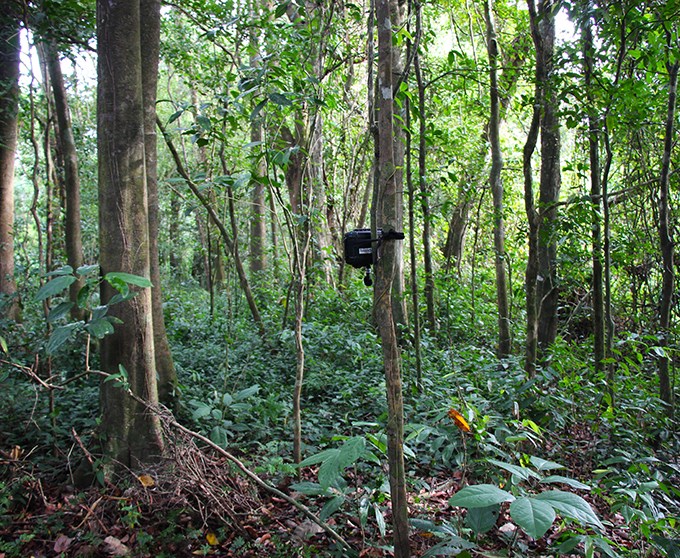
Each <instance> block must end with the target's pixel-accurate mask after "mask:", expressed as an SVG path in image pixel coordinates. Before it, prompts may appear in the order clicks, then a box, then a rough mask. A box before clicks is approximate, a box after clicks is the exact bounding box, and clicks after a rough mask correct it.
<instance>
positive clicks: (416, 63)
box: [410, 3, 437, 332]
mask: <svg viewBox="0 0 680 558" xmlns="http://www.w3.org/2000/svg"><path fill="white" fill-rule="evenodd" d="M416 10H417V11H416V25H417V28H418V29H417V31H416V33H420V32H421V26H422V13H421V12H422V5H421V4H420V3H418V6H417V8H416ZM413 70H414V72H415V77H416V83H417V84H418V113H419V118H418V131H419V139H418V180H419V184H420V210H421V211H422V214H423V234H422V239H423V267H424V269H425V288H424V290H423V294H424V295H425V304H426V306H427V325H428V326H429V328H430V331H431V332H434V331H435V330H436V329H437V319H436V312H435V304H434V268H433V265H432V222H431V221H432V216H431V211H430V189H429V188H428V186H427V134H426V120H425V114H426V112H425V83H424V81H423V73H422V70H421V68H420V53H419V52H416V53H415V56H414V58H413ZM410 230H411V234H414V231H413V229H410Z"/></svg>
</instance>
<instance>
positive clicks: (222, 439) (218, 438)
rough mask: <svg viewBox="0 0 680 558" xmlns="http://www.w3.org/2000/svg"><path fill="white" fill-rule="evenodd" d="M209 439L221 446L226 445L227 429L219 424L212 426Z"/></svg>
mask: <svg viewBox="0 0 680 558" xmlns="http://www.w3.org/2000/svg"><path fill="white" fill-rule="evenodd" d="M210 441H211V442H213V443H215V444H217V445H218V446H220V447H221V448H223V447H226V445H227V431H226V430H225V429H224V428H222V427H221V426H214V427H213V429H212V430H211V431H210Z"/></svg>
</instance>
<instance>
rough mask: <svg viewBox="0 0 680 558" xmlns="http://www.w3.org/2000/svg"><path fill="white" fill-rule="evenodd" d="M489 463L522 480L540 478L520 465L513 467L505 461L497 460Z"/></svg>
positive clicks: (491, 460) (489, 460)
mask: <svg viewBox="0 0 680 558" xmlns="http://www.w3.org/2000/svg"><path fill="white" fill-rule="evenodd" d="M487 461H488V462H489V463H493V464H494V465H496V466H497V467H500V468H501V469H505V470H506V471H508V472H509V473H511V474H513V475H515V476H516V477H518V478H520V479H522V480H529V478H530V477H534V478H535V479H538V478H540V476H539V475H538V474H536V473H535V472H534V471H532V470H531V469H527V468H526V467H520V466H519V465H513V464H512V463H506V462H505V461H497V460H496V459H487Z"/></svg>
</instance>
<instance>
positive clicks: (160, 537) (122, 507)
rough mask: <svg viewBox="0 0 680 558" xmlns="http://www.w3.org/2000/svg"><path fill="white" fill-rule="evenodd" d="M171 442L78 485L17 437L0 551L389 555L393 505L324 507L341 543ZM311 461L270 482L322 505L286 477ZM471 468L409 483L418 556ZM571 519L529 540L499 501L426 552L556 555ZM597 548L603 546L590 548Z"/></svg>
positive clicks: (622, 524) (2, 506)
mask: <svg viewBox="0 0 680 558" xmlns="http://www.w3.org/2000/svg"><path fill="white" fill-rule="evenodd" d="M185 442H186V439H185ZM172 449H173V450H174V451H172V452H171V454H172V455H171V457H170V458H169V459H168V460H167V461H165V462H163V463H162V464H160V465H158V466H156V467H155V468H153V469H149V470H148V471H147V472H146V473H144V474H133V473H132V472H128V473H127V474H123V475H121V476H118V477H117V479H116V483H115V484H113V483H112V482H108V481H107V482H104V483H98V484H97V485H96V486H93V487H91V488H89V489H86V490H76V489H75V488H74V487H73V485H72V484H71V483H68V482H63V479H62V480H60V479H59V478H57V477H56V476H53V477H52V478H51V479H50V477H49V476H45V475H41V473H40V472H39V471H38V469H37V468H36V467H35V465H34V464H33V462H32V457H33V456H32V455H31V454H30V453H24V452H23V451H22V450H21V449H20V448H19V447H16V448H14V449H12V450H10V451H9V452H0V487H2V489H3V490H2V491H0V494H2V496H3V500H4V501H0V558H13V557H19V556H31V557H35V558H43V557H45V558H47V557H52V556H58V557H114V556H133V557H140V558H146V557H149V558H152V557H153V558H164V557H185V556H186V557H189V556H222V557H232V556H233V557H260V556H262V557H277V556H278V557H293V556H300V557H308V556H309V557H311V556H356V557H359V558H371V557H381V556H392V555H393V553H392V552H391V550H390V531H389V524H390V517H389V506H388V505H385V506H384V507H382V511H383V514H382V515H381V517H383V518H384V520H385V523H384V524H382V527H381V525H380V522H375V521H372V522H366V521H363V522H362V521H360V520H359V519H358V517H359V516H358V515H357V513H356V510H355V511H354V513H350V512H348V513H342V512H340V513H336V514H335V515H333V516H332V517H330V518H329V519H327V520H326V522H325V524H326V525H327V526H328V527H330V528H331V529H333V530H334V531H336V532H337V533H339V535H340V537H341V538H342V539H343V540H344V542H345V543H346V544H347V545H348V546H349V547H350V548H351V550H347V549H343V548H342V546H341V545H340V544H339V543H338V542H337V540H333V538H332V537H329V536H328V535H327V533H326V532H325V531H324V529H323V528H322V527H321V526H320V525H319V524H317V523H315V522H314V521H312V520H310V519H308V518H306V517H305V516H304V514H303V513H301V512H300V509H298V508H297V507H295V506H294V505H292V504H291V503H290V502H288V501H286V500H284V499H283V498H280V497H277V496H276V495H275V494H272V492H270V491H268V490H264V489H262V487H258V486H256V485H254V484H253V483H252V481H250V480H248V479H247V478H245V477H243V476H242V475H241V474H239V473H238V472H237V471H236V470H235V469H234V467H233V465H232V464H231V463H230V462H229V461H228V460H227V459H225V457H224V456H222V455H219V454H216V453H214V451H213V450H211V449H210V448H201V449H199V448H198V447H197V446H196V445H193V444H191V445H189V446H187V445H179V446H177V445H175V446H173V448H172ZM574 458H575V460H577V459H578V457H577V456H574ZM574 464H576V463H574ZM316 472H317V470H316V468H314V467H308V468H306V469H304V475H303V478H301V479H293V478H290V477H287V478H286V477H284V478H283V479H282V478H279V479H278V480H275V479H270V480H269V481H268V482H275V483H277V486H276V487H275V488H276V489H278V490H280V491H282V492H284V493H286V494H290V495H291V496H292V497H293V498H294V499H295V500H296V501H298V502H301V503H303V504H304V505H308V506H309V507H310V508H312V509H315V510H316V509H317V508H318V507H320V506H319V505H317V503H316V502H315V499H314V498H310V497H308V496H305V495H303V494H300V493H297V492H295V490H294V486H295V485H293V486H292V487H291V483H293V482H295V481H297V482H299V481H308V482H313V481H314V480H316ZM63 473H64V472H63V471H62V474H63ZM422 473H423V474H424V473H425V472H422ZM420 474H421V472H420V471H419V476H420ZM353 475H360V473H358V472H356V471H355V472H350V473H349V475H348V484H350V485H353V486H357V487H359V488H358V489H357V491H358V492H360V491H361V490H362V489H361V488H360V487H361V485H362V479H360V478H356V479H352V478H351V477H352V476H353ZM464 476H465V474H464V472H462V471H460V470H459V471H453V472H449V473H443V472H439V473H437V474H436V476H430V477H427V478H426V482H421V488H420V489H419V490H418V491H417V492H414V491H412V492H411V493H410V502H409V509H410V515H411V517H412V518H418V519H417V520H416V521H417V522H418V523H416V524H415V526H414V527H415V528H413V529H412V534H411V551H412V555H413V556H416V557H418V556H423V555H426V554H428V549H431V548H432V547H433V546H434V545H435V544H437V543H438V542H441V540H442V539H441V535H442V533H441V532H432V531H429V530H428V529H427V525H428V524H430V525H446V524H447V523H448V524H450V523H451V522H452V521H455V520H456V519H457V520H458V521H459V523H462V516H463V514H464V513H465V512H464V511H463V510H462V509H460V508H454V507H452V506H450V505H449V503H448V501H449V499H450V498H451V497H452V496H453V495H454V494H455V493H456V492H457V491H458V490H459V489H460V488H461V487H462V486H463V485H464V484H466V480H465V478H464ZM420 478H421V479H423V478H424V477H420ZM265 480H266V479H265ZM422 486H425V487H427V488H422ZM565 490H568V487H565ZM360 499H361V494H353V495H352V500H353V501H359V500H360ZM586 499H587V500H588V501H589V503H590V505H591V506H592V507H593V508H594V509H595V510H597V513H598V515H599V516H600V518H601V519H602V520H603V523H604V524H605V526H606V532H605V533H604V536H605V537H606V538H607V539H608V540H609V541H612V542H614V543H616V544H617V545H619V546H620V547H621V548H627V549H629V550H632V551H635V550H637V551H638V552H639V553H640V554H639V555H643V556H647V557H654V556H661V555H660V554H657V553H655V552H654V551H653V549H651V548H647V549H646V550H645V549H643V548H637V549H635V548H634V547H635V546H637V543H634V542H633V541H631V539H630V534H629V529H628V526H627V525H626V521H625V520H624V518H623V517H622V516H621V515H620V514H617V513H611V512H610V508H609V506H608V505H607V503H606V502H604V501H602V500H601V499H599V498H598V497H594V496H586ZM315 513H316V512H315ZM385 525H387V528H385ZM566 529H569V525H568V524H565V523H559V522H556V523H555V524H554V525H553V527H552V528H551V530H550V531H549V532H548V533H547V534H546V536H544V537H542V538H541V539H540V540H538V541H534V540H531V539H530V538H529V537H527V536H526V535H525V534H524V533H522V531H521V530H519V529H518V528H517V527H516V526H515V525H514V524H513V523H512V521H511V519H510V517H509V515H508V510H507V505H504V507H503V508H501V512H500V514H499V517H498V519H497V521H496V526H495V529H494V530H493V531H490V532H489V533H488V534H487V535H485V536H483V537H480V538H479V539H478V540H476V541H475V542H476V545H477V547H476V548H475V549H474V550H465V549H463V548H460V549H459V552H461V553H460V554H459V553H458V552H456V553H455V554H454V553H453V552H444V553H442V554H440V553H436V554H429V555H432V556H435V555H436V556H440V555H459V556H552V555H554V553H553V551H550V549H549V548H550V545H551V543H553V542H554V541H556V540H557V539H558V538H559V537H560V535H561V534H562V533H563V531H564V530H566ZM509 540H512V541H513V547H514V548H516V549H524V550H518V551H513V552H511V553H508V552H507V549H508V542H509ZM452 548H453V547H452ZM574 552H575V553H574V554H573V556H580V555H583V554H582V552H579V551H578V549H575V550H574ZM564 555H568V556H572V554H564ZM600 555H601V556H604V554H598V553H595V554H594V556H600Z"/></svg>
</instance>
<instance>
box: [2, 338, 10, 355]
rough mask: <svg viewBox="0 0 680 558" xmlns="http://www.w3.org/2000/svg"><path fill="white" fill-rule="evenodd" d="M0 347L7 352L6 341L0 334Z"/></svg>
mask: <svg viewBox="0 0 680 558" xmlns="http://www.w3.org/2000/svg"><path fill="white" fill-rule="evenodd" d="M0 348H2V352H3V353H5V354H7V353H9V349H8V348H7V341H5V338H4V337H2V336H0Z"/></svg>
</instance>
